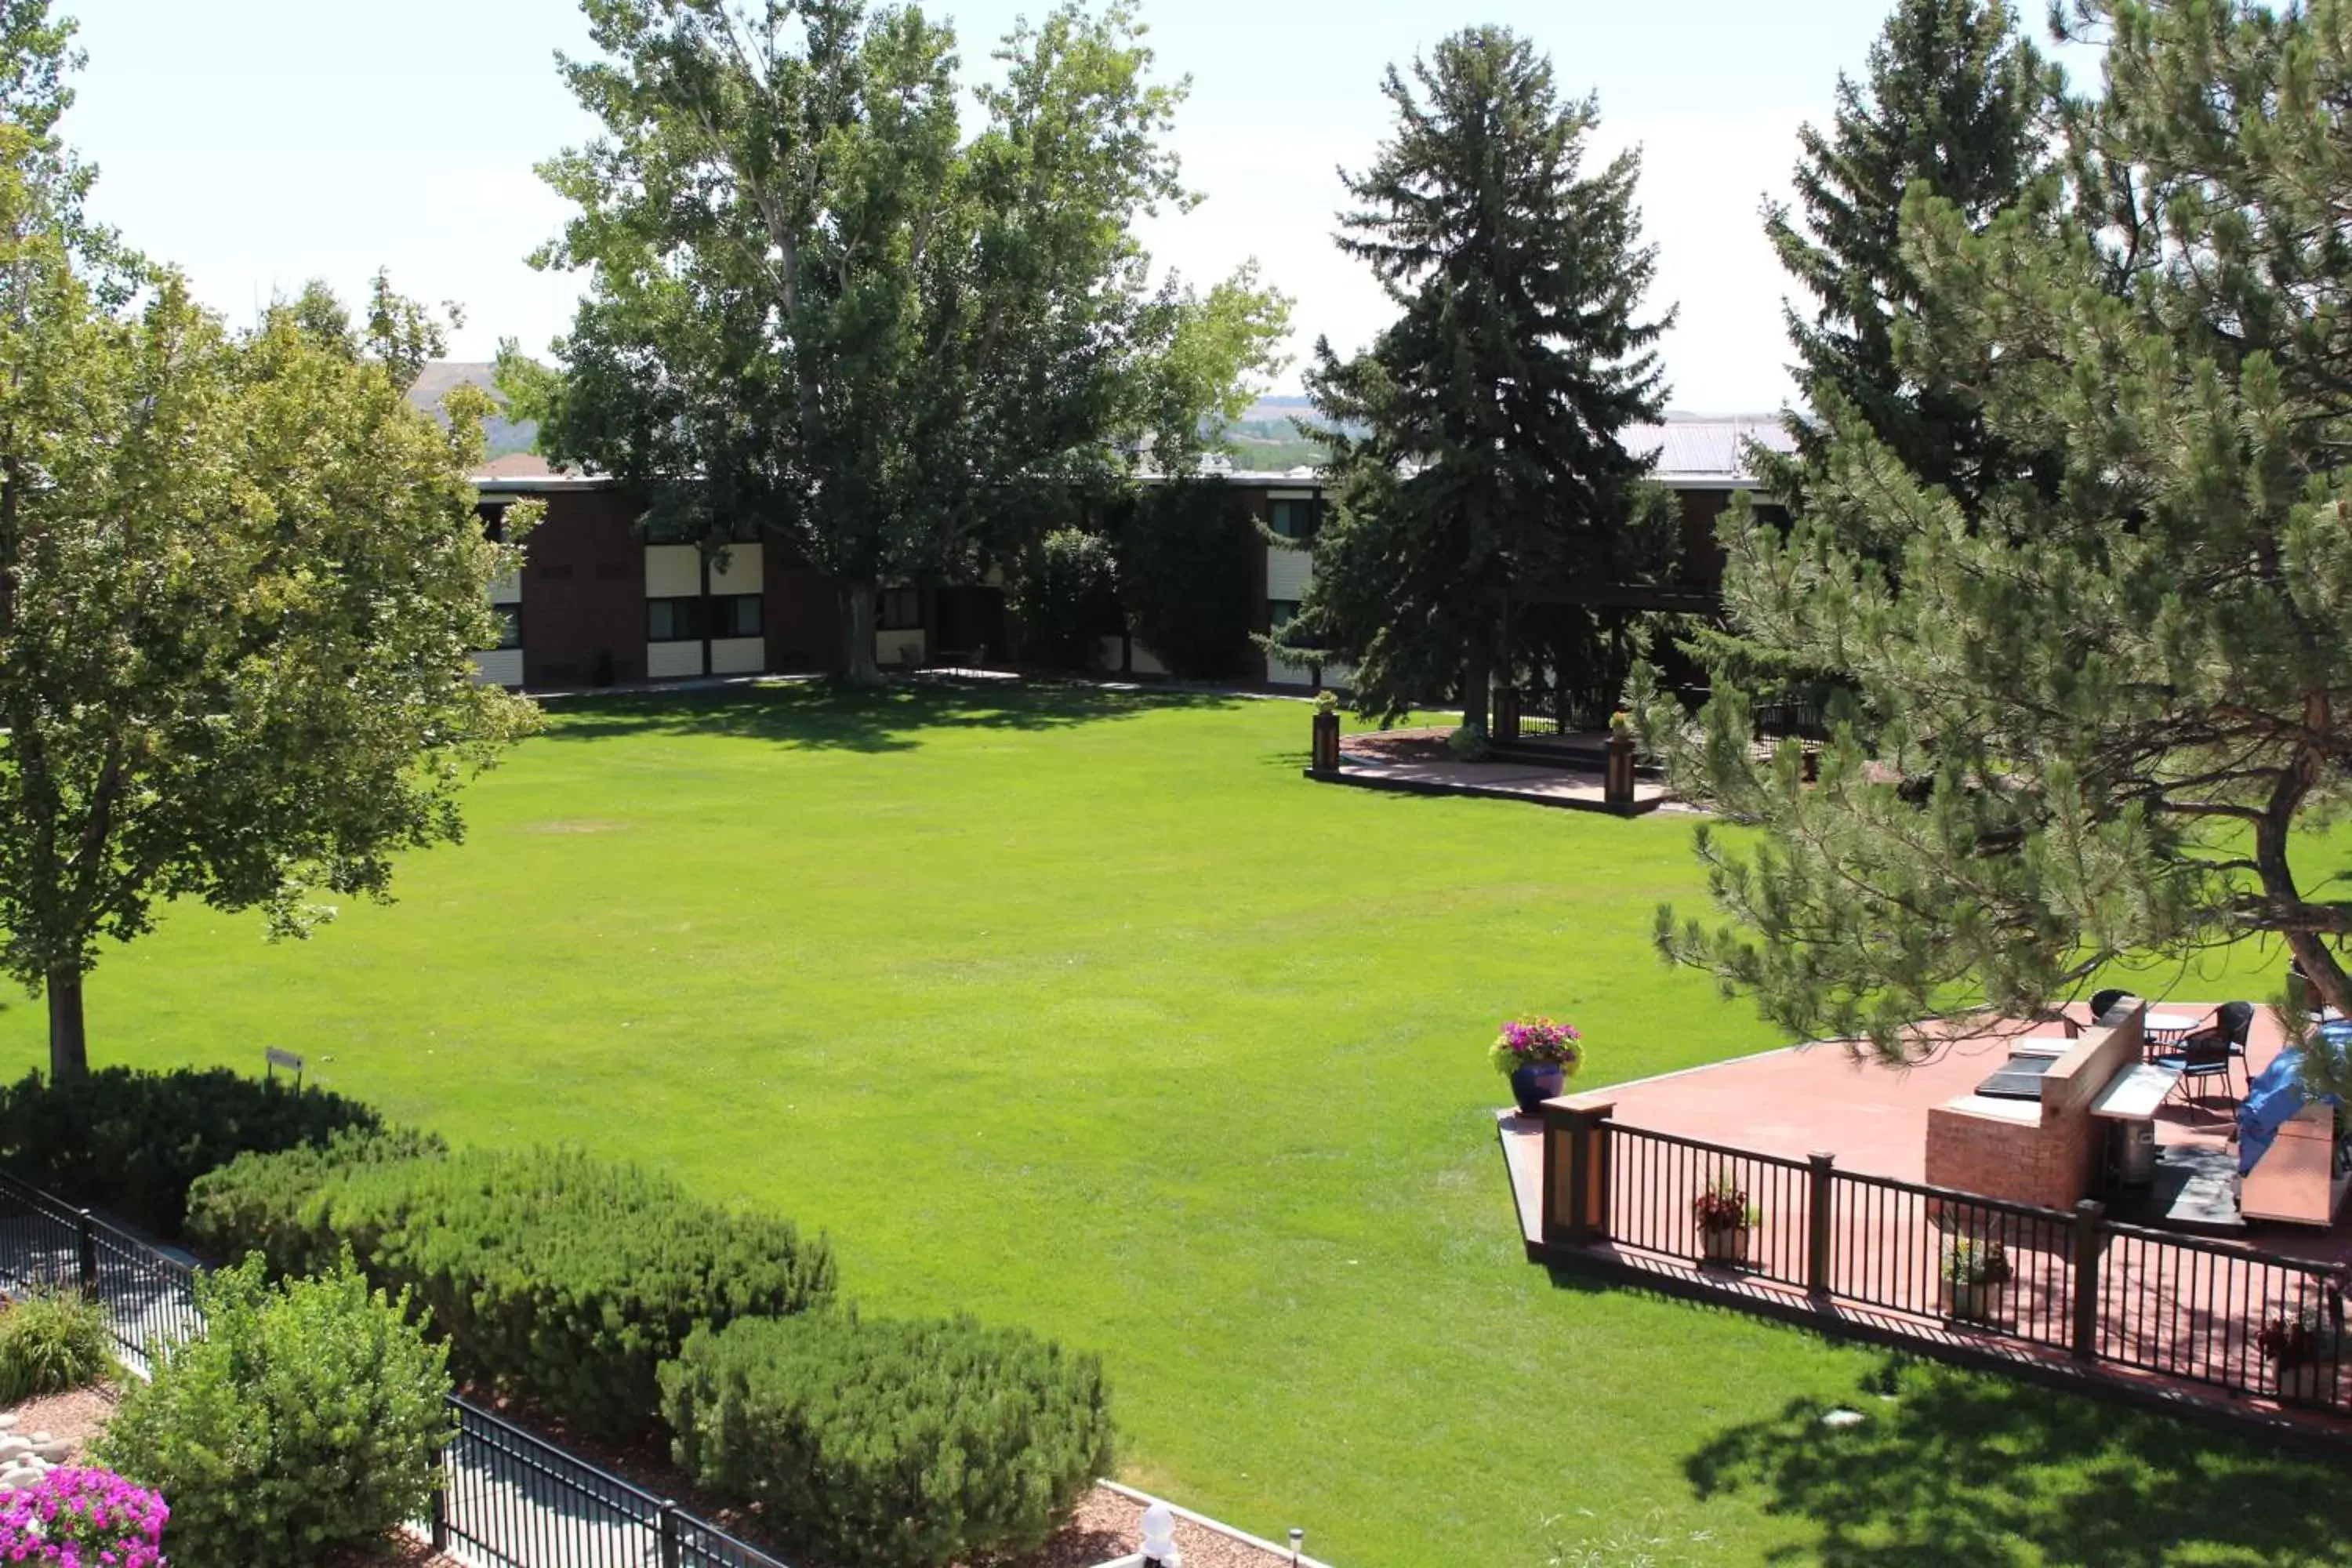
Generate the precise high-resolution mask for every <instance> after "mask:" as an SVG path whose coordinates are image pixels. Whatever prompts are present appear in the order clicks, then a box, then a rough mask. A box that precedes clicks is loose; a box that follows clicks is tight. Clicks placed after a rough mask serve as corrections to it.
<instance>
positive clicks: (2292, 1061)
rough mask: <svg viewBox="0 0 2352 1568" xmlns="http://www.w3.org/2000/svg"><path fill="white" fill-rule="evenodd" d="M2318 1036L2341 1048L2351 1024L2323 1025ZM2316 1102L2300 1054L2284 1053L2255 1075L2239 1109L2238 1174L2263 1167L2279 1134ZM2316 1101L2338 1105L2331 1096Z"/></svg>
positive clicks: (2349, 1037)
mask: <svg viewBox="0 0 2352 1568" xmlns="http://www.w3.org/2000/svg"><path fill="white" fill-rule="evenodd" d="M2319 1032H2320V1034H2321V1035H2323V1036H2325V1037H2326V1038H2327V1039H2328V1040H2329V1041H2330V1042H2331V1043H2335V1044H2342V1043H2344V1042H2346V1041H2347V1040H2352V1023H2335V1024H2322V1025H2321V1026H2319ZM2313 1098H2314V1097H2313V1095H2312V1093H2311V1091H2310V1090H2309V1089H2305V1087H2304V1085H2303V1053H2302V1052H2301V1051H2293V1050H2288V1051H2281V1052H2280V1053H2279V1054H2278V1058H2277V1059H2276V1060H2275V1061H2273V1062H2272V1063H2271V1065H2270V1066H2268V1067H2266V1068H2263V1070H2262V1071H2261V1072H2260V1073H2258V1074H2256V1075H2255V1077H2254V1081H2253V1082H2252V1083H2251V1084H2249V1085H2248V1086H2247V1088H2246V1098H2245V1100H2244V1101H2243V1102H2242V1104H2240V1105H2239V1107H2238V1174H2240V1175H2244V1174H2245V1173H2247V1172H2249V1171H2251V1170H2252V1169H2253V1168H2254V1167H2255V1166H2256V1165H2259V1164H2261V1163H2262V1161H2263V1155H2264V1154H2267V1153H2269V1152H2270V1148H2271V1143H2272V1142H2273V1140H2275V1139H2276V1138H2277V1137H2278V1130H2279V1129H2280V1128H2282V1127H2284V1126H2285V1125H2286V1124H2287V1123H2288V1122H2290V1121H2294V1117H2295V1113H2296V1112H2298V1111H2300V1110H2302V1109H2303V1108H2304V1107H2305V1106H2306V1105H2308V1104H2310V1103H2311V1101H2312V1100H2313ZM2317 1099H2318V1100H2319V1102H2320V1103H2321V1104H2323V1105H2333V1104H2335V1103H2336V1097H2335V1096H2334V1095H2332V1094H2323V1095H2320V1096H2318V1097H2317Z"/></svg>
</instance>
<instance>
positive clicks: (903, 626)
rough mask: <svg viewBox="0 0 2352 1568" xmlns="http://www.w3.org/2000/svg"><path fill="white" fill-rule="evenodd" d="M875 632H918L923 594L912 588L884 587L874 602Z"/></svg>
mask: <svg viewBox="0 0 2352 1568" xmlns="http://www.w3.org/2000/svg"><path fill="white" fill-rule="evenodd" d="M874 629H875V630H876V631H877V632H919V631H920V630H922V629H923V595H922V594H921V593H920V592H919V591H918V590H916V589H913V588H885V589H883V590H882V592H881V593H880V594H879V595H877V597H876V599H875V603H874Z"/></svg>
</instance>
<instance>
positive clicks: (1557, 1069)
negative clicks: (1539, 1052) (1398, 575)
mask: <svg viewBox="0 0 2352 1568" xmlns="http://www.w3.org/2000/svg"><path fill="white" fill-rule="evenodd" d="M1567 1087H1568V1069H1567V1068H1564V1067H1562V1066H1560V1065H1559V1063H1558V1062H1547V1063H1543V1064H1541V1065H1538V1066H1536V1067H1524V1068H1512V1069H1511V1098H1512V1099H1514V1100H1517V1101H1518V1102H1519V1114H1520V1115H1522V1116H1541V1115H1542V1114H1543V1102H1544V1101H1545V1100H1552V1099H1556V1098H1557V1097H1558V1096H1559V1091H1560V1090H1561V1089H1565V1088H1567Z"/></svg>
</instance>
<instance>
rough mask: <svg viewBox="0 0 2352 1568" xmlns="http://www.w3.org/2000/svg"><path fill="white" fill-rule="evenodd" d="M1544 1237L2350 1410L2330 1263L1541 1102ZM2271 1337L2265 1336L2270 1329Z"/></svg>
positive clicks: (1888, 1315) (2100, 1212) (2349, 1344)
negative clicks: (1543, 1118)
mask: <svg viewBox="0 0 2352 1568" xmlns="http://www.w3.org/2000/svg"><path fill="white" fill-rule="evenodd" d="M1543 1183H1544V1217H1543V1236H1544V1237H1545V1240H1546V1241H1547V1242H1548V1243H1560V1244H1565V1245H1569V1246H1591V1245H1594V1244H1600V1243H1608V1244H1612V1245H1614V1246H1615V1247H1619V1248H1622V1249H1625V1250H1627V1251H1629V1252H1632V1253H1639V1254H1649V1255H1652V1256H1654V1257H1657V1258H1668V1259H1672V1260H1675V1262H1678V1263H1683V1264H1688V1265H1693V1266H1696V1267H1697V1268H1701V1269H1704V1270H1708V1271H1710V1272H1712V1273H1714V1275H1715V1277H1716V1278H1717V1279H1720V1280H1721V1281H1722V1282H1723V1283H1726V1284H1731V1283H1734V1282H1746V1283H1753V1284H1769V1285H1774V1286H1780V1287H1785V1288H1787V1289H1789V1290H1790V1291H1791V1292H1796V1291H1801V1292H1804V1293H1805V1294H1806V1295H1807V1296H1809V1297H1811V1299H1813V1300H1816V1301H1818V1302H1825V1303H1826V1302H1837V1303H1843V1304H1846V1305H1849V1306H1853V1307H1860V1308H1864V1309H1868V1310H1872V1311H1873V1312H1875V1313H1878V1314H1883V1315H1884V1317H1883V1320H1882V1321H1885V1322H1886V1323H1887V1324H1889V1325H1891V1326H1895V1327H1898V1328H1900V1327H1905V1326H1906V1325H1910V1324H1916V1325H1917V1327H1918V1329H1919V1331H1922V1332H1930V1331H1935V1330H1937V1329H1939V1328H1940V1329H1948V1330H1952V1331H1961V1332H1966V1333H1975V1334H1987V1335H1994V1336H1999V1337H2000V1338H2003V1339H2008V1340H2012V1341H2018V1342H2024V1343H2028V1344H2032V1345H2035V1346H2040V1347H2043V1348H2045V1349H2048V1350H2051V1351H2055V1352H2063V1354H2065V1355H2067V1356H2069V1357H2071V1358H2073V1359H2074V1360H2075V1361H2078V1362H2082V1363H2091V1364H2100V1363H2104V1364H2106V1365H2109V1366H2113V1367H2116V1368H2122V1369H2128V1370H2129V1371H2132V1372H2137V1373H2159V1374H2161V1375H2164V1376H2167V1377H2172V1378H2179V1379H2181V1380H2184V1381H2187V1382H2190V1383H2198V1384H2210V1385H2212V1386H2214V1387H2218V1388H2221V1389H2225V1390H2227V1391H2228V1392H2230V1393H2231V1394H2258V1395H2262V1396H2265V1397H2270V1398H2276V1399H2280V1400H2283V1401H2286V1402H2289V1403H2293V1404H2296V1405H2305V1406H2311V1407H2315V1408H2319V1409H2324V1410H2327V1411H2329V1412H2331V1413H2334V1414H2337V1415H2352V1363H2347V1361H2343V1360H2339V1359H2338V1356H2339V1354H2342V1353H2344V1352H2352V1339H2347V1338H2346V1337H2345V1332H2344V1326H2343V1323H2344V1297H2345V1278H2344V1275H2343V1273H2342V1272H2341V1271H2340V1270H2338V1269H2336V1268H2333V1267H2331V1266H2330V1265H2328V1264H2326V1263H2323V1262H2317V1261H2314V1260H2311V1259H2307V1258H2289V1257H2285V1256H2283V1255H2280V1254H2276V1253H2269V1252H2263V1251H2258V1250H2255V1249H2253V1248H2251V1247H2241V1246H2235V1245H2231V1244H2229V1243H2224V1242H2218V1241H2208V1240H2203V1239H2200V1238H2199V1237H2188V1236H2178V1235H2174V1234H2171V1233H2168V1232H2165V1231H2157V1230H2148V1229H2144V1228H2141V1227H2139V1226H2128V1225H2121V1224H2117V1223H2116V1222H2115V1221H2113V1220H2110V1219H2108V1218H2107V1217H2106V1214H2105V1208H2104V1207H2103V1206H2102V1205H2099V1204H2097V1203H2095V1202H2087V1201H2086V1202H2084V1203H2083V1204H2080V1205H2076V1207H2075V1208H2074V1209H2073V1210H2071V1211H2068V1210H2061V1209H2051V1208H2039V1207H2035V1206H2033V1205H2027V1204H2015V1203H2009V1202H2005V1201H2003V1200H2000V1199H1998V1198H1990V1197H1985V1196H1983V1195H1981V1194H1974V1193H1964V1192H1957V1191H1954V1190H1951V1189H1949V1188H1944V1187H1931V1186H1927V1185H1924V1184H1919V1183H1916V1182H1902V1181H1896V1180H1894V1179H1892V1178H1889V1177H1885V1176H1874V1175H1867V1174H1864V1173H1858V1172H1848V1171H1841V1170H1839V1169H1837V1168H1836V1164H1835V1162H1834V1161H1832V1159H1831V1158H1830V1157H1829V1156H1828V1155H1826V1154H1817V1155H1814V1156H1813V1157H1812V1158H1811V1159H1810V1160H1790V1159H1787V1158H1784V1157H1781V1156H1779V1155H1773V1154H1765V1153H1761V1152H1757V1151H1755V1150H1748V1149H1739V1148H1734V1147H1731V1146H1728V1145H1726V1144H1719V1143H1709V1142H1705V1141H1703V1140H1699V1139H1695V1138H1685V1137H1681V1136H1679V1135H1676V1134H1673V1133H1666V1132H1657V1131H1650V1130H1648V1129H1644V1128H1639V1127H1629V1126H1626V1125H1624V1124H1622V1123H1621V1122H1618V1121H1614V1120H1612V1118H1610V1117H1608V1116H1607V1115H1605V1114H1603V1113H1601V1112H1600V1111H1599V1110H1582V1109H1575V1108H1559V1109H1557V1110H1548V1111H1547V1113H1546V1126H1545V1146H1544V1171H1543ZM2266 1336H2267V1337H2268V1339H2269V1340H2270V1343H2268V1344H2265V1342H2264V1340H2265V1337H2266Z"/></svg>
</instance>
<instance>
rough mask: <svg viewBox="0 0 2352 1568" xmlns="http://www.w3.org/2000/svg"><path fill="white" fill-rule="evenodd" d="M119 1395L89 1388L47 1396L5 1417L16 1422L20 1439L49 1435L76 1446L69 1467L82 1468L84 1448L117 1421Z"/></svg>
mask: <svg viewBox="0 0 2352 1568" xmlns="http://www.w3.org/2000/svg"><path fill="white" fill-rule="evenodd" d="M115 1403H116V1394H115V1392H114V1390H113V1388H112V1387H111V1386H110V1385H108V1384H97V1385H96V1386H94V1387H90V1388H77V1389H72V1390H69V1391H68V1392H67V1393H64V1394H42V1395H40V1396H39V1397H38V1398H36V1399H27V1400H26V1401H25V1403H24V1404H22V1405H15V1406H13V1407H11V1408H10V1409H9V1410H8V1411H7V1412H6V1414H8V1415H14V1416H15V1417H16V1426H15V1428H14V1430H15V1431H16V1435H17V1436H20V1437H29V1436H32V1435H33V1434H34V1433H36V1432H47V1434H48V1435H49V1436H52V1437H61V1438H63V1439H64V1440H65V1441H67V1442H68V1443H70V1444H72V1445H73V1452H72V1454H71V1455H69V1456H68V1458H67V1460H66V1463H68V1464H69V1465H71V1464H79V1463H80V1462H81V1451H82V1447H83V1445H84V1444H86V1443H88V1442H89V1440H90V1439H91V1438H92V1437H95V1436H98V1434H99V1431H100V1428H101V1427H103V1426H105V1425H106V1424H107V1422H109V1421H110V1420H112V1419H113V1417H114V1406H115Z"/></svg>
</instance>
